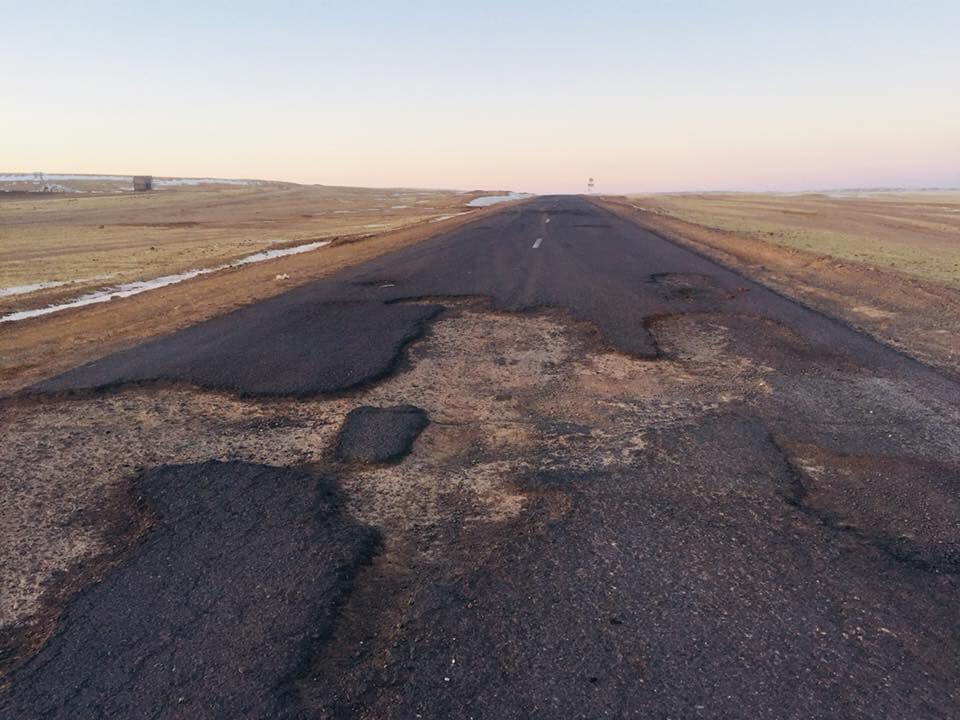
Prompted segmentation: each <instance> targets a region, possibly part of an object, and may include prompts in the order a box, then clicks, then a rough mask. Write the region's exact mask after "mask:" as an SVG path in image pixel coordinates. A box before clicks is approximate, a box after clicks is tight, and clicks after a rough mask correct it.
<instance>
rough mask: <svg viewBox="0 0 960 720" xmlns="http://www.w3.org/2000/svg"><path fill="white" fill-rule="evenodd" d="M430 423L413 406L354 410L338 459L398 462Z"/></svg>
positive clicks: (342, 435)
mask: <svg viewBox="0 0 960 720" xmlns="http://www.w3.org/2000/svg"><path fill="white" fill-rule="evenodd" d="M429 423H430V419H429V417H428V416H427V413H426V411H425V410H423V409H422V408H418V407H414V406H413V405H397V406H394V407H370V406H369V405H364V406H362V407H358V408H354V409H353V410H351V411H350V412H349V413H347V417H346V419H345V420H344V422H343V427H342V428H341V429H340V434H339V435H338V436H337V455H338V457H339V458H340V459H341V460H348V461H358V462H365V463H385V462H395V461H397V460H400V459H401V458H403V456H404V455H406V454H407V453H408V452H410V448H411V447H412V446H413V442H414V440H416V439H417V437H418V436H419V435H420V433H421V432H423V429H424V428H425V427H426V426H427V425H428V424H429Z"/></svg>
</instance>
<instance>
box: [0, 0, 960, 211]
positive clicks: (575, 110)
mask: <svg viewBox="0 0 960 720" xmlns="http://www.w3.org/2000/svg"><path fill="white" fill-rule="evenodd" d="M0 68H2V73H0V89H2V94H0V172H19V171H23V172H29V171H45V172H89V173H122V174H128V173H129V174H132V173H150V174H154V175H173V176H217V177H252V178H265V179H274V180H290V181H295V182H308V183H323V184H327V185H363V186H407V187H449V188H461V189H472V188H488V189H514V190H525V191H532V192H582V191H583V190H584V189H585V185H586V180H587V178H588V177H589V176H593V177H595V178H596V180H597V189H598V190H600V191H604V192H625V191H669V190H701V189H756V190H797V189H811V188H842V187H900V186H907V187H924V186H941V187H942V186H951V187H957V186H960V2H958V1H957V0H950V1H949V2H923V1H917V2H889V1H885V0H873V1H872V2H842V1H841V0H832V1H831V2H823V1H820V0H809V1H807V2H802V3H798V2H791V3H780V2H773V1H769V2H753V1H737V0H731V1H730V2H710V1H703V2H692V1H688V0H676V1H674V2H669V1H667V0H662V1H659V2H658V1H653V0H649V1H641V0H635V1H634V2H613V1H612V0H593V1H591V2H586V1H584V2H578V3H572V2H559V1H557V0H549V1H548V0H544V1H542V2H500V1H499V0H492V1H487V2H477V3H459V2H456V1H455V0H443V1H439V0H426V1H424V0H419V1H415V0H410V1H409V2H388V1H386V0H381V1H378V0H354V1H353V2H320V1H318V2H309V3H308V2H283V1H275V2H263V1H262V0H257V1H256V2H249V1H246V0H235V1H233V2H212V1H206V2H202V3H199V2H195V1H191V2H179V1H170V0H154V1H153V2H140V1H139V0H127V1H125V2H96V1H94V2H82V3H81V2H69V3H66V2H64V3H61V2H44V0H36V1H34V2H25V1H24V0H0Z"/></svg>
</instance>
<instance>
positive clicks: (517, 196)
mask: <svg viewBox="0 0 960 720" xmlns="http://www.w3.org/2000/svg"><path fill="white" fill-rule="evenodd" d="M531 197H533V195H532V194H531V193H518V192H509V193H507V194H506V195H485V196H483V197H478V198H474V199H473V200H471V201H470V202H468V203H467V207H487V206H488V205H496V204H497V203H502V202H510V201H511V200H525V199H526V198H531Z"/></svg>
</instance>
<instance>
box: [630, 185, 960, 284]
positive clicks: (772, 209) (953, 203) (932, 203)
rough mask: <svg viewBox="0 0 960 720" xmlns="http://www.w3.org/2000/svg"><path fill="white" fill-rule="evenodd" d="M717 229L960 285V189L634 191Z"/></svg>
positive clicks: (643, 201)
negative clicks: (859, 192) (866, 192)
mask: <svg viewBox="0 0 960 720" xmlns="http://www.w3.org/2000/svg"><path fill="white" fill-rule="evenodd" d="M630 200H631V201H632V202H634V203H635V204H637V205H639V206H640V207H643V208H644V209H647V210H651V211H653V212H656V213H660V214H664V215H668V216H671V217H675V218H679V219H681V220H685V221H687V222H691V223H695V224H697V225H701V226H704V227H708V228H711V229H715V230H724V231H728V232H733V233H737V234H741V235H745V236H747V237H751V238H754V239H758V240H763V241H766V242H770V243H774V244H776V245H780V246H784V247H788V248H793V249H797V250H802V251H806V252H812V253H816V254H818V255H827V256H830V257H835V258H838V259H840V260H847V261H851V262H857V263H862V264H866V265H872V266H877V267H880V268H884V269H889V270H893V271H896V272H899V273H903V274H906V275H910V276H914V277H919V278H923V279H929V280H934V281H937V282H941V283H947V284H950V285H953V286H956V287H960V192H929V193H874V194H869V195H862V196H853V195H824V194H809V195H779V194H747V193H736V194H714V193H711V194H703V195H656V196H635V197H631V198H630Z"/></svg>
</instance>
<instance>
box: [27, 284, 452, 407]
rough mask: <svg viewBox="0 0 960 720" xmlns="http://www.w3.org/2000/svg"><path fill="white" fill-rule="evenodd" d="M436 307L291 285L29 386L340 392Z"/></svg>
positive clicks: (393, 360)
mask: <svg viewBox="0 0 960 720" xmlns="http://www.w3.org/2000/svg"><path fill="white" fill-rule="evenodd" d="M441 309H442V308H440V307H439V306H430V305H384V304H383V303H380V302H377V301H363V302H316V301H311V300H310V299H309V298H308V297H307V296H305V295H304V294H303V293H302V292H299V291H294V292H292V293H288V294H286V295H282V296H280V297H277V298H273V299H271V300H269V301H267V302H263V303H258V304H256V305H252V306H250V307H247V308H244V309H242V310H238V311H236V312H234V313H230V314H229V315H224V316H222V317H218V318H214V319H213V320H209V321H207V322H204V323H200V324H199V325H194V326H193V327H189V328H186V329H185V330H181V331H179V332H177V333H174V334H172V335H168V336H166V337H162V338H158V339H156V340H153V341H150V342H148V343H145V344H143V345H139V346H137V347H135V348H132V349H130V350H127V351H124V352H120V353H117V354H115V355H111V356H109V357H106V358H103V359H102V360H97V361H95V362H93V363H90V364H88V365H84V366H82V367H79V368H76V369H74V370H70V371H68V372H66V373H64V374H62V375H59V376H57V377H54V378H52V379H50V380H46V381H44V382H42V383H39V384H38V385H36V386H34V387H33V388H31V392H41V393H49V392H70V391H82V390H94V389H102V388H109V387H115V386H119V385H123V384H127V383H142V382H149V381H163V380H165V381H182V382H188V383H192V384H195V385H199V386H201V387H204V388H210V389H217V390H231V391H234V392H237V393H239V394H241V395H247V396H257V395H283V396H294V397H309V396H312V395H317V394H321V393H332V392H338V391H343V390H347V389H351V388H355V387H359V386H362V385H365V384H367V383H370V382H373V381H375V380H377V379H379V378H381V377H383V376H385V375H387V374H389V373H390V372H391V371H392V370H393V369H394V368H395V367H396V365H397V364H398V363H399V362H400V360H401V357H402V354H403V350H404V348H405V346H406V345H407V344H408V343H409V342H410V341H412V340H414V339H416V338H417V337H419V336H420V335H421V334H422V333H423V331H424V328H425V326H426V323H427V322H429V320H431V319H432V318H434V317H435V316H436V315H437V314H438V313H439V312H440V310H441Z"/></svg>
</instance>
